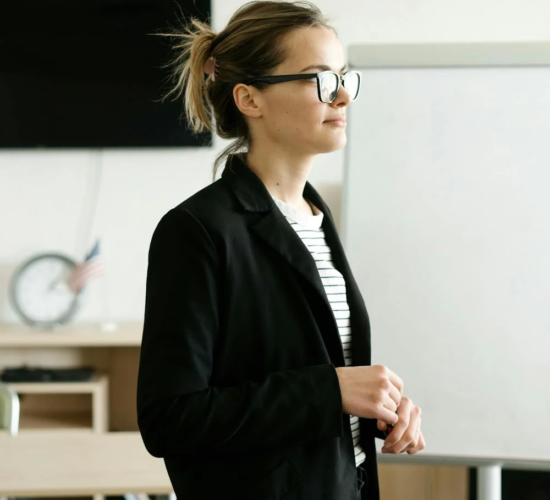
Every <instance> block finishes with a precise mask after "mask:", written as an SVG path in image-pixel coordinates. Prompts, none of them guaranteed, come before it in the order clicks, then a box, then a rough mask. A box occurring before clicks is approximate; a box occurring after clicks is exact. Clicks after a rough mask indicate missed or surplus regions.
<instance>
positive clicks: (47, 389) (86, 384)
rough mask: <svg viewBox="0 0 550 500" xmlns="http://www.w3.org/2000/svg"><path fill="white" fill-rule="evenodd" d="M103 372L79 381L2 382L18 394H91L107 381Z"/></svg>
mask: <svg viewBox="0 0 550 500" xmlns="http://www.w3.org/2000/svg"><path fill="white" fill-rule="evenodd" d="M107 380H108V377H107V375H105V374H104V373H94V374H93V376H92V379H91V380H87V381H79V382H3V383H4V384H6V385H7V386H9V387H10V388H12V389H13V390H14V391H16V392H17V393H19V394H92V393H94V392H96V391H97V390H100V389H101V387H103V386H104V385H105V384H106V383H107Z"/></svg>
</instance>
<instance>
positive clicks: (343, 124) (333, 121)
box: [325, 119, 346, 127]
mask: <svg viewBox="0 0 550 500" xmlns="http://www.w3.org/2000/svg"><path fill="white" fill-rule="evenodd" d="M325 123H330V124H331V125H339V126H340V127H344V126H345V125H346V120H342V119H338V120H327V121H326V122H325Z"/></svg>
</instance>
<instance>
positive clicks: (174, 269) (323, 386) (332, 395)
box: [137, 207, 343, 458]
mask: <svg viewBox="0 0 550 500" xmlns="http://www.w3.org/2000/svg"><path fill="white" fill-rule="evenodd" d="M220 274H221V270H220V261H219V258H218V255H217V252H216V248H215V246H214V244H213V241H212V240H211V238H210V236H209V235H208V233H207V231H206V230H205V228H204V226H203V225H202V224H201V223H200V222H199V220H198V219H197V218H196V217H195V216H194V215H193V214H192V213H191V212H189V211H188V210H186V209H184V208H182V207H176V208H173V209H171V210H170V211H169V212H167V213H166V214H165V215H164V216H163V217H162V218H161V220H160V222H159V223H158V225H157V227H156V228H155V230H154V232H153V236H152V239H151V244H150V247H149V254H148V267H147V279H146V298H145V317H144V325H143V335H142V343H141V351H140V358H139V369H138V381H137V419H138V427H139V431H140V433H141V436H142V439H143V442H144V444H145V447H146V448H147V451H148V452H149V453H150V454H151V455H153V456H155V457H159V458H160V457H165V456H170V455H179V456H181V455H188V456H190V457H191V456H199V455H204V456H206V455H216V454H231V453H239V452H248V451H253V450H260V449H266V448H271V447H279V446H284V445H290V444H295V443H299V442H303V441H308V440H313V439H323V438H335V437H342V436H343V420H342V416H343V412H342V399H341V393H340V386H339V383H338V376H337V373H336V369H335V367H334V365H332V364H323V365H316V366H307V367H303V368H299V369H292V370H283V371H278V372H273V373H270V374H268V375H267V376H266V377H265V378H264V379H263V380H261V381H244V382H243V383H241V384H239V385H235V386H230V387H215V386H211V385H209V380H210V376H211V373H212V368H213V366H212V362H213V355H212V354H213V351H214V346H215V343H216V337H217V335H218V331H219V312H218V300H219V297H220V295H221V294H220V293H219V288H220ZM253 354H254V353H250V355H251V356H252V355H253Z"/></svg>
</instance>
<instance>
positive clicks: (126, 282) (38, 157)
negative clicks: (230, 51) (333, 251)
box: [0, 0, 550, 322]
mask: <svg viewBox="0 0 550 500" xmlns="http://www.w3.org/2000/svg"><path fill="white" fill-rule="evenodd" d="M244 3H246V2H244V1H237V0H223V2H222V1H221V0H213V20H214V29H215V31H220V30H221V29H223V27H224V26H225V24H226V23H227V21H228V19H229V17H230V16H231V15H232V13H233V12H234V11H235V10H236V9H237V8H238V7H239V6H241V5H242V4H244ZM316 4H317V5H318V6H319V7H320V8H321V10H323V11H324V12H325V13H326V14H327V15H328V16H329V17H330V18H331V19H332V24H333V26H334V27H335V28H336V29H337V31H338V33H339V36H340V40H341V42H342V44H343V46H344V50H345V51H347V46H348V45H349V44H351V43H359V42H363V43H369V42H381V43H382V42H384V43H388V42H399V43H403V42H440V41H453V42H457V41H523V40H548V39H549V38H550V24H549V23H548V22H547V20H548V18H549V17H550V3H548V2H546V1H544V0H521V1H520V0H515V1H511V0H499V1H497V0H484V1H482V0H461V1H458V0H455V1H451V0H439V1H438V0H424V1H419V0H406V1H405V0H394V1H392V2H382V1H379V2H366V1H359V0H356V1H352V0H341V1H340V2H338V3H336V2H330V1H328V0H319V1H317V2H316ZM352 105H353V104H352ZM215 143H216V146H215V148H214V149H213V150H208V149H199V148H196V149H195V148H181V149H178V150H174V149H170V150H136V151H128V150H120V151H113V150H110V151H106V152H102V153H97V152H95V151H89V150H80V151H62V150H58V151H52V150H49V151H39V150H31V151H25V150H19V151H10V152H6V151H0V214H1V215H0V242H1V244H0V321H1V322H18V321H19V319H18V317H17V316H16V314H15V312H14V311H13V310H12V308H11V306H10V304H9V302H8V286H9V281H10V279H11V276H12V274H13V272H14V271H15V269H16V267H17V266H18V265H20V264H21V263H22V262H23V261H24V260H26V259H27V258H29V257H31V256H33V255H34V254H36V253H42V252H46V251H59V252H63V253H66V254H68V255H69V256H71V257H73V258H75V259H77V260H81V259H82V258H83V257H84V254H85V253H86V252H87V251H88V250H89V248H90V245H91V244H92V243H93V241H94V239H95V237H101V240H102V249H103V252H104V255H105V259H106V271H107V274H106V276H105V277H104V278H101V279H99V280H97V281H95V282H92V283H91V284H90V286H89V288H88V292H89V300H88V303H87V304H86V306H85V307H84V309H83V310H82V311H81V313H80V314H79V315H78V317H77V320H96V319H103V318H104V317H105V316H108V317H111V318H113V319H115V320H141V319H142V318H143V307H144V301H145V277H146V268H147V251H148V247H149V242H150V238H151V235H152V231H153V230H154V228H155V226H156V224H157V222H158V220H159V219H160V217H161V216H162V215H163V214H164V213H165V212H166V211H168V210H169V209H170V208H172V207H173V206H175V205H176V204H178V203H180V202H181V201H183V200H184V199H186V198H188V197H189V196H190V195H191V194H193V193H194V192H196V191H197V190H199V189H201V188H202V187H204V186H206V185H207V184H209V183H210V180H211V172H212V165H213V162H214V159H215V156H216V154H217V152H219V151H220V150H221V149H222V148H223V147H225V146H226V145H227V144H228V142H226V141H221V140H216V141H215ZM98 154H100V155H101V158H98ZM99 160H101V161H100V162H99ZM98 165H101V174H102V175H101V183H100V184H99V186H98V191H97V192H96V191H94V189H95V186H96V183H95V182H94V180H95V179H96V177H95V175H96V173H97V171H98ZM343 166H344V151H343V150H341V151H335V152H333V153H330V154H326V155H320V156H319V157H318V158H317V160H316V165H315V167H314V170H313V171H312V173H311V176H310V179H309V180H310V182H312V184H313V185H314V186H315V187H316V188H317V189H318V191H319V192H320V193H321V195H322V196H323V197H324V198H325V200H326V201H327V202H328V204H329V205H330V206H331V209H332V211H333V213H334V215H335V217H336V218H338V216H339V213H340V202H341V199H340V193H341V184H342V178H343ZM96 195H97V200H98V201H97V205H94V200H95V199H96ZM95 206H96V207H97V210H95V211H94V207H95ZM92 220H93V224H92V225H90V222H91V221H92Z"/></svg>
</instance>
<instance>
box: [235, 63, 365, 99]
mask: <svg viewBox="0 0 550 500" xmlns="http://www.w3.org/2000/svg"><path fill="white" fill-rule="evenodd" d="M314 78H316V79H317V94H318V96H319V100H320V101H321V102H326V103H331V102H333V101H334V99H336V96H337V95H338V90H340V82H342V85H343V86H344V88H345V89H346V91H347V92H348V94H349V95H350V97H351V100H352V101H355V100H356V99H357V96H358V95H359V89H360V88H361V73H359V71H354V70H350V71H346V72H345V73H344V74H343V75H339V74H338V73H336V72H335V71H321V72H320V73H300V74H297V75H276V76H259V77H257V78H252V79H250V80H248V81H247V82H244V83H245V85H251V84H252V83H254V82H264V83H281V82H290V81H293V80H313V79H314Z"/></svg>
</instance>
